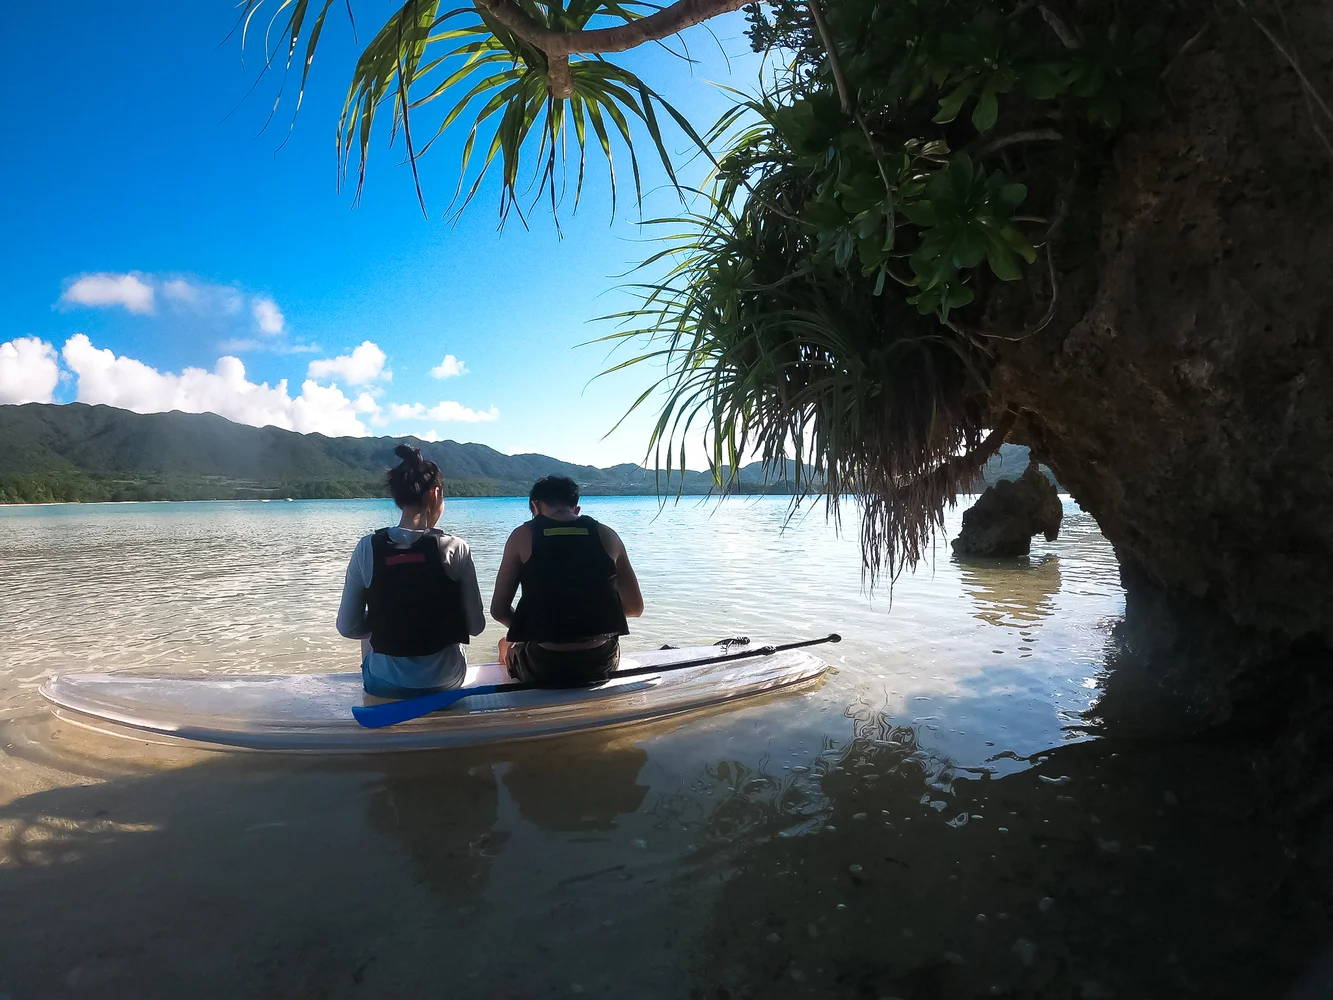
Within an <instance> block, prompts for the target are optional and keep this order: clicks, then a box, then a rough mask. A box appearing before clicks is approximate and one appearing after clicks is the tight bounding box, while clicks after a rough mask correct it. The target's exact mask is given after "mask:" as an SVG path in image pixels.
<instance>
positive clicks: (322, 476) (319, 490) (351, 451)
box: [0, 403, 792, 503]
mask: <svg viewBox="0 0 1333 1000" xmlns="http://www.w3.org/2000/svg"><path fill="white" fill-rule="evenodd" d="M403 440H408V441H412V442H413V443H415V444H417V445H418V446H419V447H420V448H421V450H422V453H423V454H424V455H425V456H426V457H427V458H429V459H431V460H432V461H434V462H436V463H437V464H438V465H439V466H440V468H441V469H442V470H443V472H444V475H445V480H446V490H447V492H448V493H449V495H450V496H525V495H526V494H527V492H528V489H529V487H531V485H532V483H533V481H534V480H536V479H538V478H539V477H541V476H545V475H552V474H558V475H566V476H572V477H573V478H574V479H576V480H577V481H578V482H579V483H580V485H581V486H582V487H583V489H584V492H585V493H587V494H588V495H598V494H600V495H626V496H634V495H645V494H648V495H651V494H653V493H655V492H656V488H657V480H656V477H655V476H654V474H653V473H652V472H649V471H647V470H645V469H642V468H640V467H639V466H637V465H618V466H614V467H613V468H610V469H597V468H593V467H591V466H585V465H571V464H570V463H568V462H560V461H557V460H556V459H553V458H547V457H546V456H544V455H504V454H501V453H500V452H498V451H495V450H494V449H492V448H487V447H486V446H485V445H480V444H459V443H457V442H455V441H437V442H428V441H419V440H417V439H414V438H406V439H404V438H397V437H395V438H330V437H325V436H324V435H322V434H295V433H293V432H291V431H285V430H280V429H279V428H276V427H249V426H246V425H243V424H234V423H232V422H231V421H229V420H225V419H223V418H222V417H219V416H215V415H214V414H211V413H143V414H141V413H131V412H129V411H127V410H119V409H115V408H113V407H110V406H86V405H84V404H82V403H69V404H66V405H52V404H48V403H27V404H24V405H22V406H0V503H51V502H64V501H74V502H84V503H89V502H95V501H129V500H252V499H283V498H286V497H292V498H293V499H298V500H299V499H321V498H351V497H378V496H385V495H386V493H385V490H384V470H385V469H386V468H388V467H389V466H390V465H393V464H395V463H396V462H397V459H396V458H395V457H394V455H393V448H394V446H395V445H397V444H398V443H399V442H401V441H403ZM741 476H742V479H743V481H744V482H745V484H746V485H745V488H744V490H743V492H756V493H790V492H791V490H792V485H791V484H790V483H784V482H781V481H779V480H778V479H777V478H776V477H773V478H772V481H770V482H768V483H767V484H765V482H764V479H763V477H762V476H760V475H759V471H758V470H757V469H743V470H741ZM675 485H676V484H675V483H674V482H673V484H672V487H673V488H674V486H675ZM711 486H712V477H711V476H709V475H707V474H703V473H690V474H689V475H687V476H686V478H685V483H684V487H685V488H684V492H686V493H696V494H697V493H706V492H708V490H709V489H710V488H711Z"/></svg>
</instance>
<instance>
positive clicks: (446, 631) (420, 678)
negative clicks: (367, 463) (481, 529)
mask: <svg viewBox="0 0 1333 1000" xmlns="http://www.w3.org/2000/svg"><path fill="white" fill-rule="evenodd" d="M393 453H394V454H395V455H397V456H398V458H400V459H401V461H400V462H399V463H398V465H396V466H394V467H393V468H392V469H390V470H389V471H388V476H387V478H388V487H389V493H390V495H392V497H393V502H394V503H396V504H397V505H398V508H399V509H400V510H401V511H402V512H403V514H402V517H401V518H400V519H399V521H398V524H397V525H396V526H394V527H390V528H380V529H379V530H378V531H376V532H373V533H372V534H369V535H366V537H364V538H362V539H361V541H359V542H357V545H356V550H355V551H354V552H353V553H352V559H351V561H350V562H349V563H348V564H347V578H346V580H345V581H344V583H343V596H342V602H341V604H339V606H338V632H339V633H340V634H341V635H344V636H346V637H347V638H348V639H360V640H361V656H362V659H361V679H362V683H363V685H364V687H365V689H366V693H367V694H371V695H375V696H377V697H380V698H412V697H415V696H417V695H422V694H430V693H431V692H434V691H446V690H448V689H450V688H456V687H460V686H461V685H462V683H463V680H464V678H465V677H466V676H467V660H466V658H465V657H464V655H463V646H465V645H467V643H468V641H469V639H470V638H471V637H472V636H474V635H481V633H482V631H483V630H484V629H485V627H486V616H485V612H484V611H483V610H482V605H481V590H480V588H479V587H478V586H477V571H476V568H475V567H474V566H473V565H472V552H471V550H470V549H469V548H468V544H467V542H465V541H463V539H461V538H459V537H458V536H456V535H449V534H445V533H444V532H443V531H441V530H439V529H438V528H436V527H435V524H436V522H437V521H439V519H440V515H441V514H442V513H443V512H444V477H443V476H442V475H440V468H439V466H437V465H436V464H435V463H434V462H432V461H430V460H429V459H426V458H423V457H422V455H421V449H419V448H414V447H412V446H411V445H407V444H400V445H399V446H398V447H397V448H395V449H394V450H393Z"/></svg>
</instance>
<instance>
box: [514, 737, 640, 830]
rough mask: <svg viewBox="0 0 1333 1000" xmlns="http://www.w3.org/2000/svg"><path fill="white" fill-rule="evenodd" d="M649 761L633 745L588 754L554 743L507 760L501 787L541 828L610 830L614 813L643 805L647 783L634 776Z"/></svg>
mask: <svg viewBox="0 0 1333 1000" xmlns="http://www.w3.org/2000/svg"><path fill="white" fill-rule="evenodd" d="M647 762H648V754H647V752H646V751H644V750H641V749H640V748H638V747H634V746H621V747H615V746H607V747H601V748H599V749H598V751H597V752H596V753H592V754H588V753H578V752H571V751H570V750H568V749H567V748H566V747H563V746H561V745H559V744H557V745H556V746H555V747H553V748H551V749H549V750H546V749H544V750H542V751H534V752H532V753H529V754H527V755H526V756H524V757H521V758H520V759H519V760H517V761H516V762H514V763H513V764H511V765H510V766H509V768H508V770H506V771H505V776H504V786H505V788H506V789H507V790H508V792H509V794H510V795H511V796H513V798H514V802H515V803H516V804H517V805H518V814H519V815H520V816H522V817H523V818H524V819H525V820H527V821H528V822H529V823H532V824H533V825H534V826H537V827H540V828H541V829H543V830H555V831H560V832H570V831H579V830H582V831H590V830H611V829H614V827H615V819H616V817H617V816H620V815H623V814H627V813H632V812H635V811H636V810H637V809H638V808H639V806H640V805H642V804H643V800H644V796H646V795H647V794H648V786H647V785H643V784H639V782H638V780H637V779H638V777H639V772H640V771H642V770H643V765H644V764H646V763H647Z"/></svg>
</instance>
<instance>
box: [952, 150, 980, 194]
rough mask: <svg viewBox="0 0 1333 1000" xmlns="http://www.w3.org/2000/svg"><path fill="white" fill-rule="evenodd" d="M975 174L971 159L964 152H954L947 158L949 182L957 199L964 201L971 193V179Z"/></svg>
mask: <svg viewBox="0 0 1333 1000" xmlns="http://www.w3.org/2000/svg"><path fill="white" fill-rule="evenodd" d="M975 176H976V174H975V172H974V170H973V168H972V160H971V158H970V157H969V156H968V155H967V154H966V153H955V154H954V155H953V158H952V159H950V160H949V183H950V185H951V187H952V188H953V195H954V198H955V199H957V200H958V201H960V202H961V201H965V200H966V199H967V197H968V195H970V194H971V193H972V179H973V178H974V177H975Z"/></svg>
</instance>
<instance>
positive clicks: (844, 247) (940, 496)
mask: <svg viewBox="0 0 1333 1000" xmlns="http://www.w3.org/2000/svg"><path fill="white" fill-rule="evenodd" d="M1234 2H1235V3H1236V7H1235V9H1234V11H1230V13H1234V14H1236V15H1237V16H1238V17H1240V18H1248V19H1250V20H1252V21H1253V24H1254V25H1255V26H1256V27H1257V29H1258V32H1259V33H1258V34H1256V35H1255V37H1256V38H1262V37H1264V36H1266V37H1267V39H1268V41H1270V42H1272V44H1273V46H1274V47H1275V49H1276V50H1277V51H1278V52H1279V53H1281V54H1282V55H1284V56H1287V57H1288V60H1289V61H1290V63H1291V66H1293V67H1295V68H1296V69H1297V71H1298V72H1299V70H1300V67H1299V65H1298V64H1297V62H1296V61H1295V57H1294V56H1293V55H1291V54H1290V52H1289V51H1288V49H1289V47H1288V48H1284V47H1283V45H1282V44H1281V39H1279V38H1278V37H1277V35H1276V34H1275V33H1274V29H1272V28H1271V27H1270V26H1269V20H1268V19H1264V18H1261V17H1259V16H1258V15H1257V14H1256V13H1255V12H1253V11H1251V9H1250V7H1248V6H1246V4H1244V3H1240V2H1239V0H1234ZM741 6H742V4H741V3H740V2H739V0H678V2H676V3H671V4H668V5H666V6H659V5H657V4H653V3H648V2H627V3H616V2H610V0H572V2H570V3H568V4H566V3H563V2H561V0H554V2H539V0H474V2H473V4H472V5H470V6H462V7H459V8H453V9H443V8H442V7H441V5H439V4H438V3H434V2H426V0H408V2H406V3H404V4H403V5H402V6H400V7H396V8H394V9H391V10H390V11H389V16H388V19H387V20H386V21H385V22H384V23H383V25H382V26H381V27H380V28H379V29H378V30H377V31H376V33H375V34H374V35H373V37H371V39H370V41H369V42H368V44H366V45H365V47H364V50H363V51H362V53H361V55H360V57H359V59H358V60H357V62H356V65H355V68H354V70H353V73H352V80H351V84H350V87H349V90H348V94H347V99H346V102H345V106H344V110H343V113H342V117H341V121H340V123H339V128H338V136H339V143H338V148H339V154H340V156H341V157H342V161H343V166H344V170H345V176H346V174H347V173H354V175H355V178H356V185H357V188H358V189H359V187H360V185H361V183H362V181H363V180H364V176H365V163H366V158H367V156H368V155H369V151H370V148H371V136H372V133H373V123H374V121H375V119H376V118H387V119H388V121H387V122H386V123H385V124H384V125H383V126H382V129H384V130H387V132H388V135H389V138H390V140H391V141H398V140H399V139H401V142H402V143H403V146H404V147H405V150H406V156H407V160H408V161H409V162H410V163H411V164H412V169H413V174H414V176H416V165H417V161H418V159H419V158H420V157H421V155H422V154H424V153H425V152H426V151H427V150H428V149H429V148H430V147H431V145H432V144H433V143H434V142H435V141H436V140H437V138H438V137H439V136H440V135H441V134H442V133H444V132H446V131H447V130H449V129H451V128H457V129H466V138H465V140H464V142H463V145H462V160H461V163H460V165H459V168H458V183H457V191H456V194H455V200H454V207H455V208H456V209H461V208H462V207H463V206H466V205H467V204H468V203H469V202H470V201H471V200H472V199H473V197H474V196H475V195H476V194H477V192H478V190H479V185H480V184H481V179H482V177H483V176H485V175H486V173H487V172H488V171H492V170H493V171H497V172H498V174H499V177H500V180H501V196H500V215H501V219H502V220H503V219H505V218H506V217H508V216H509V215H510V213H512V212H517V213H519V214H520V215H525V214H526V213H527V212H529V211H530V210H531V207H532V206H533V205H535V204H537V201H538V199H540V198H545V199H547V200H549V203H550V207H551V210H552V211H553V212H556V213H558V212H559V211H560V210H561V205H562V201H561V196H562V194H563V193H564V192H566V191H567V190H568V188H569V186H570V185H569V177H570V176H572V177H573V184H572V187H573V196H572V201H573V205H574V207H577V205H578V201H579V198H580V196H581V193H582V185H583V179H584V176H585V172H586V168H587V164H588V158H589V154H590V153H591V154H592V155H593V156H600V157H601V158H602V159H604V160H605V161H606V164H607V166H608V167H609V168H610V169H611V172H612V178H613V184H614V178H615V157H616V156H617V155H620V156H627V157H628V159H629V163H630V167H631V171H632V175H633V182H634V187H635V194H636V197H637V196H638V195H639V191H640V187H639V185H640V179H639V169H638V165H639V157H638V154H637V152H636V141H637V142H639V143H640V144H642V143H645V142H646V143H647V144H648V145H649V146H650V147H651V150H652V153H653V155H654V156H655V158H656V159H657V160H659V161H660V162H661V164H662V166H663V167H664V169H665V170H666V172H667V174H668V176H669V177H670V178H671V179H672V180H673V181H675V179H676V172H675V171H676V167H675V165H673V162H672V156H671V154H670V153H669V151H668V148H667V144H666V140H665V139H664V137H663V132H662V125H663V123H664V121H666V122H671V123H673V124H674V126H675V127H677V128H679V129H680V130H682V131H683V132H684V134H685V135H686V136H688V137H689V139H690V141H691V143H693V145H695V146H696V147H698V149H700V150H704V151H705V153H706V161H705V162H707V163H709V164H711V165H712V168H713V169H712V172H711V174H710V176H709V178H708V179H707V181H706V182H705V183H704V184H703V185H702V187H701V188H698V189H695V190H691V191H689V192H685V194H686V196H687V199H688V200H687V205H686V208H685V210H683V211H682V212H681V213H680V215H679V216H678V217H675V218H669V219H658V220H650V225H651V226H652V227H653V228H654V229H656V230H657V231H658V232H659V234H660V237H661V240H662V242H661V244H660V246H661V249H660V250H659V251H658V252H657V253H655V254H653V255H652V256H651V257H650V258H649V259H648V260H647V261H645V262H644V264H645V270H644V271H643V272H642V273H643V274H644V275H645V277H644V280H643V281H642V283H640V284H639V285H638V286H636V287H637V288H638V291H639V293H640V295H641V299H640V301H639V303H638V305H637V307H635V308H633V309H631V310H629V311H627V312H626V313H623V314H621V315H619V316H618V317H616V318H617V319H618V320H619V321H620V322H621V326H620V328H619V329H618V331H617V332H616V333H614V334H612V335H611V338H610V339H613V340H615V339H617V338H619V339H621V340H624V341H626V342H627V343H635V344H642V343H643V342H644V341H645V340H646V342H647V344H648V346H647V347H646V348H643V349H641V350H640V351H639V353H637V354H633V356H632V357H630V358H629V359H628V360H627V361H625V362H624V363H623V364H625V365H631V364H635V363H638V362H644V361H651V362H653V364H652V365H649V366H646V367H645V369H644V370H646V371H651V372H653V375H652V382H653V384H652V385H651V386H650V387H649V388H648V389H647V390H645V392H644V394H643V395H642V396H641V397H640V400H639V403H638V404H636V405H656V404H660V406H661V409H660V413H659V416H658V420H657V422H656V425H655V430H654V432H653V437H652V441H651V443H650V445H649V453H650V454H651V455H655V456H656V460H657V462H658V465H659V468H665V470H666V471H667V472H668V473H670V472H671V470H672V469H673V467H675V468H679V467H680V465H681V464H683V463H684V461H686V459H687V455H686V450H685V445H686V442H692V441H698V440H701V439H702V440H704V441H705V442H706V445H705V448H706V458H707V460H708V462H709V464H710V465H711V467H712V468H713V470H714V472H715V475H717V477H718V479H719V485H720V486H723V487H725V486H726V485H727V481H726V477H727V475H729V474H731V473H730V472H728V471H726V470H735V469H736V468H737V466H738V464H739V461H738V460H739V459H741V458H742V457H748V456H751V455H758V456H759V457H761V458H762V459H763V461H764V462H766V463H767V464H768V465H769V466H770V467H774V468H776V467H779V466H784V465H785V464H786V463H788V462H792V461H794V463H795V470H796V472H795V478H796V480H797V481H798V482H799V483H800V484H801V488H802V490H803V491H804V492H805V493H806V494H807V495H808V494H811V493H823V494H824V495H825V496H826V497H827V498H828V500H829V502H830V503H831V504H832V505H833V509H834V511H835V513H836V509H837V504H838V501H839V499H840V498H849V497H850V498H855V500H856V502H857V503H859V504H860V505H861V506H862V507H863V512H864V515H865V516H864V517H863V519H862V525H863V527H862V541H863V552H864V555H865V559H866V565H867V567H868V568H869V570H870V571H871V572H872V574H873V573H875V572H878V571H880V570H888V571H889V572H890V573H891V574H892V573H896V572H897V571H898V570H899V569H901V568H902V567H904V566H906V565H910V564H912V563H913V562H914V561H916V560H917V559H918V558H920V556H921V555H922V552H923V551H924V546H925V545H926V543H927V540H928V538H929V536H930V534H931V532H932V531H933V529H934V528H935V527H937V526H938V525H939V524H940V523H941V521H942V517H943V512H944V510H945V508H946V506H947V505H948V504H950V503H951V502H952V501H953V499H954V497H955V496H956V495H957V494H958V493H959V491H960V490H964V489H966V488H967V487H968V486H969V485H970V484H971V483H973V482H974V481H975V480H976V477H977V475H978V472H979V470H980V467H981V465H982V463H984V461H985V459H986V458H987V457H988V456H989V455H990V454H992V453H993V452H994V450H995V449H996V448H998V446H999V444H1000V443H1001V442H1002V441H1003V440H1004V438H1005V435H1006V433H1008V432H1009V430H1010V428H1011V427H1012V426H1014V424H1015V422H1016V421H1019V422H1020V423H1021V421H1022V419H1023V418H1022V417H1021V415H1020V414H1019V413H1018V410H1017V408H1016V407H1015V406H1014V405H1013V403H1012V398H1013V394H1012V393H1009V394H1007V395H1005V394H997V392H996V385H995V378H996V375H995V373H996V370H997V365H998V361H997V358H999V357H1000V356H1001V355H1002V354H1003V353H1004V352H1005V351H1008V350H1012V349H1013V346H1014V345H1018V344H1021V343H1022V342H1024V341H1026V340H1028V339H1030V338H1035V337H1037V335H1039V334H1040V333H1041V332H1042V331H1043V330H1045V329H1046V328H1047V327H1048V326H1049V325H1050V324H1052V322H1053V320H1055V321H1056V325H1057V326H1060V325H1062V324H1063V325H1064V326H1066V327H1067V326H1068V324H1069V323H1070V322H1071V321H1072V319H1071V316H1068V315H1066V316H1061V315H1060V313H1061V308H1062V307H1064V308H1069V307H1070V306H1069V303H1070V301H1071V300H1072V299H1074V298H1077V296H1078V295H1080V294H1081V295H1082V296H1083V297H1084V299H1085V300H1086V298H1087V287H1086V282H1085V283H1084V287H1083V288H1082V290H1081V291H1079V290H1078V289H1075V290H1074V294H1068V293H1067V292H1068V290H1067V289H1063V291H1065V292H1066V294H1064V295H1063V296H1062V276H1065V275H1068V274H1069V273H1070V272H1071V270H1075V271H1076V270H1077V269H1078V268H1079V267H1080V266H1082V265H1083V264H1085V263H1086V262H1087V260H1088V259H1089V258H1090V257H1091V256H1093V255H1094V254H1095V252H1096V241H1097V239H1098V199H1099V197H1100V190H1101V188H1102V186H1103V185H1104V182H1105V177H1106V174H1107V166H1108V163H1109V162H1110V156H1111V151H1112V148H1113V143H1114V141H1115V140H1116V138H1117V136H1118V135H1119V133H1120V132H1122V131H1123V130H1125V129H1126V128H1132V127H1134V126H1137V125H1139V124H1141V123H1143V122H1145V121H1147V120H1149V119H1151V118H1152V117H1153V116H1154V115H1156V114H1158V113H1159V110H1160V108H1161V107H1162V106H1163V100H1162V97H1163V93H1164V86H1163V80H1164V79H1165V75H1166V73H1167V72H1169V71H1170V70H1171V68H1172V67H1173V66H1174V65H1175V64H1176V62H1177V61H1178V60H1179V59H1181V58H1182V57H1183V56H1184V55H1185V53H1187V52H1188V51H1189V50H1190V49H1191V47H1193V46H1194V45H1195V44H1196V43H1197V42H1198V39H1199V38H1200V37H1201V35H1202V34H1203V33H1204V32H1205V31H1207V29H1208V26H1209V25H1210V24H1212V23H1214V22H1215V21H1216V19H1217V18H1219V17H1221V16H1223V15H1224V14H1225V13H1227V12H1224V11H1222V8H1220V7H1216V5H1206V4H1201V3H1193V2H1187V0H1168V2H1161V0H1152V2H1148V0H807V2H804V3H798V2H794V0H767V2H765V3H763V4H758V3H755V4H750V5H749V6H747V7H746V17H747V18H748V21H749V32H748V34H749V38H750V41H751V43H752V45H753V47H754V48H755V50H756V51H761V52H764V53H766V66H767V67H769V69H770V70H771V72H767V73H765V74H764V75H763V77H762V79H756V81H755V85H754V88H753V92H752V93H750V94H748V95H744V96H742V97H740V98H738V99H737V103H736V104H735V106H734V108H733V109H731V110H730V111H728V113H727V114H725V115H724V116H723V117H722V118H721V120H719V121H717V122H715V123H712V124H711V125H709V126H705V125H703V123H692V122H691V121H690V120H689V119H688V118H687V117H686V116H685V115H683V114H681V113H680V112H679V111H677V110H676V109H675V108H673V107H671V106H670V105H669V104H668V103H667V102H666V101H664V100H663V99H662V97H661V96H660V95H659V94H658V93H657V91H655V90H654V89H653V88H652V87H650V86H649V85H648V84H647V83H646V82H644V81H643V80H641V79H639V78H638V77H637V76H636V75H635V74H634V73H632V72H630V71H629V70H628V69H626V68H625V67H623V66H621V65H619V64H617V63H616V62H614V61H613V58H611V57H613V56H614V54H616V53H621V52H625V51H627V50H629V49H632V48H634V47H635V46H639V45H643V44H647V43H653V42H664V41H666V40H668V39H670V38H671V36H673V35H675V34H677V33H678V32H680V31H681V30H683V29H685V28H687V27H690V26H692V25H696V24H700V23H702V22H705V21H707V20H708V19H709V18H712V17H714V16H717V15H719V14H722V13H725V12H728V11H732V10H735V9H738V8H740V7H741ZM342 7H343V5H342V4H339V5H337V10H336V11H335V6H334V4H333V0H321V2H317V3H311V2H310V0H246V2H245V4H244V5H243V16H242V19H241V28H242V32H243V33H245V34H253V33H255V32H256V31H257V30H258V29H257V23H265V24H267V28H266V37H275V38H276V39H277V42H276V44H274V45H273V46H272V49H271V50H270V55H269V62H270V65H277V66H279V67H285V68H286V69H287V70H288V71H289V73H290V75H293V76H296V77H298V78H299V81H300V92H303V91H304V89H305V86H306V83H307V76H308V74H309V72H310V67H311V61H312V59H313V58H314V55H315V52H316V49H317V47H318V45H319V43H320V40H321V38H322V37H323V32H324V30H325V23H326V20H327V18H328V17H329V16H330V15H331V14H335V13H338V14H341V13H342V10H341V8H342ZM346 13H347V15H348V16H350V15H351V14H352V11H351V8H350V6H349V7H348V8H347V10H346ZM1301 78H1302V80H1303V81H1306V82H1307V83H1308V80H1306V77H1305V76H1304V75H1303V74H1302V77H1301ZM1311 94H1313V97H1311V96H1310V95H1311ZM1306 102H1307V105H1308V106H1310V107H1311V108H1312V109H1313V108H1314V107H1315V105H1316V104H1318V107H1319V108H1322V109H1323V111H1324V113H1327V108H1326V106H1325V105H1324V104H1323V102H1322V99H1319V98H1318V93H1317V91H1315V90H1314V88H1312V87H1311V88H1308V92H1307V96H1306ZM299 103H300V96H299V93H298V96H297V98H296V104H297V106H298V107H299ZM436 108H438V109H439V110H438V111H435V110H434V109H436ZM1311 114H1312V115H1315V116H1317V115H1318V112H1316V111H1314V110H1312V111H1311ZM1331 117H1333V116H1331ZM1320 134H1321V135H1322V134H1323V133H1322V132H1321V133H1320ZM1330 148H1333V147H1330ZM521 192H525V193H531V194H532V198H531V200H525V202H524V203H523V204H520V202H519V198H520V193H521ZM418 194H420V185H419V184H418ZM613 197H614V195H613ZM423 204H424V203H423ZM613 211H614V206H613ZM618 367H619V366H618Z"/></svg>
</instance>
